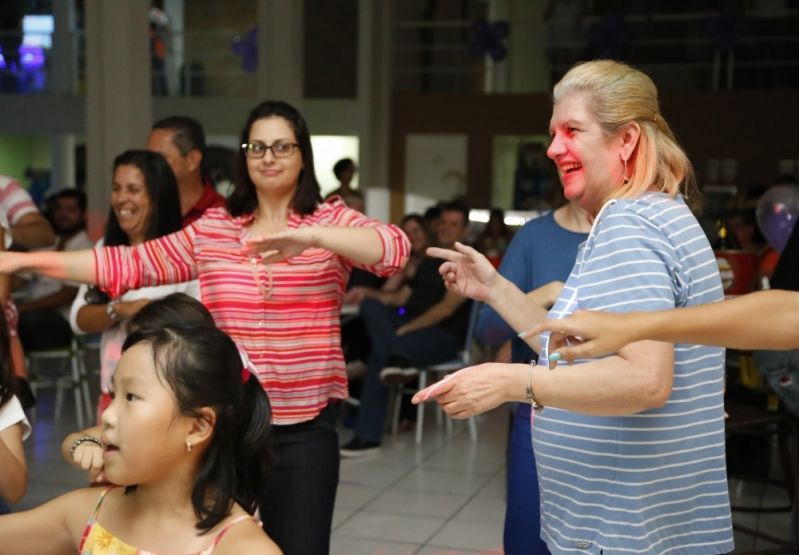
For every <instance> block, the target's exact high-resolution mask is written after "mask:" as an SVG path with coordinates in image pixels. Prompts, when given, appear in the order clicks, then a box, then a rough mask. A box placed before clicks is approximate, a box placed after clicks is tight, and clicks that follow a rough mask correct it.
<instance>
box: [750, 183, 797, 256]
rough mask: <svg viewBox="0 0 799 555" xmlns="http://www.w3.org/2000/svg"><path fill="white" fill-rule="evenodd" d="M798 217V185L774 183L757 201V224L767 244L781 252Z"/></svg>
mask: <svg viewBox="0 0 799 555" xmlns="http://www.w3.org/2000/svg"><path fill="white" fill-rule="evenodd" d="M797 218H799V187H797V186H796V185H776V186H774V187H771V188H770V189H769V190H768V191H766V192H765V194H764V195H763V196H762V197H760V200H759V201H758V203H757V225H758V227H759V228H760V231H761V232H762V233H763V236H764V237H765V238H766V239H768V242H769V244H771V246H772V247H773V248H774V250H776V251H778V252H782V250H783V249H784V248H785V244H786V243H787V242H788V238H789V237H790V236H791V233H792V232H793V228H794V226H795V225H796V220H797Z"/></svg>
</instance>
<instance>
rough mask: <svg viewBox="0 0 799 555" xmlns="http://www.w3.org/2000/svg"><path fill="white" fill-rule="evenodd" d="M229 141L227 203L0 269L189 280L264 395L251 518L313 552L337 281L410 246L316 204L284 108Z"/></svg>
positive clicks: (404, 253) (331, 382)
mask: <svg viewBox="0 0 799 555" xmlns="http://www.w3.org/2000/svg"><path fill="white" fill-rule="evenodd" d="M240 142H241V148H240V150H239V154H238V157H237V172H236V178H235V188H234V191H233V193H232V194H231V196H230V198H229V199H228V206H227V208H228V209H227V211H225V210H223V209H221V208H216V209H212V210H209V211H207V212H206V215H205V216H203V217H202V218H201V219H199V220H197V221H196V222H194V223H193V224H191V225H190V226H188V227H185V228H183V229H182V230H180V231H178V232H177V233H173V234H171V235H168V236H166V237H162V238H160V239H156V240H153V241H146V242H144V243H142V244H140V245H137V246H135V247H121V246H120V247H111V248H108V247H106V248H103V249H97V250H95V251H93V252H92V251H86V252H77V253H30V254H27V253H26V254H18V253H17V254H13V255H12V254H10V253H9V254H6V255H4V256H2V257H0V271H2V272H16V271H19V270H23V269H28V270H33V271H37V272H41V273H44V274H47V275H50V276H53V277H57V278H65V279H70V280H73V281H83V282H89V283H97V284H98V285H99V286H100V287H101V288H103V289H105V290H107V291H108V292H109V293H110V294H111V295H112V296H117V295H119V294H121V293H122V292H124V291H126V290H128V289H131V288H138V287H143V286H152V285H158V284H163V283H175V282H181V281H187V280H192V279H195V278H196V279H198V280H199V282H200V295H201V299H202V302H203V304H204V305H205V306H206V308H208V310H209V311H210V312H211V314H212V315H213V316H214V320H215V321H216V324H217V325H218V326H219V327H220V328H221V329H222V330H223V331H225V332H226V333H227V334H228V335H230V336H231V337H232V338H233V339H234V340H235V341H236V342H237V343H239V344H240V345H241V346H242V347H243V348H244V349H246V351H247V352H248V354H249V357H250V359H251V360H252V362H253V363H254V365H255V368H256V372H257V375H258V379H259V380H260V382H261V385H262V386H263V388H264V389H265V390H266V392H267V393H268V395H269V398H270V401H271V403H272V410H273V423H274V426H273V427H272V433H271V435H272V441H273V445H274V450H275V466H276V468H275V472H274V476H273V478H272V482H271V485H270V488H269V492H268V494H267V495H266V497H265V498H264V499H262V500H261V502H260V514H261V518H262V519H263V522H264V529H265V530H266V531H267V533H268V534H269V535H270V537H272V538H273V539H274V540H275V542H276V543H277V544H278V545H279V546H280V548H281V549H282V550H283V552H284V553H286V554H288V555H292V554H302V555H313V554H326V553H328V551H329V542H330V532H331V525H332V518H333V505H334V502H335V496H336V488H337V485H338V469H339V454H338V437H337V433H336V427H335V411H334V410H333V407H332V406H331V405H330V402H331V401H333V400H335V399H341V398H345V397H347V376H346V373H345V369H344V358H343V356H342V352H341V339H340V334H341V331H340V310H341V303H342V296H343V294H344V287H345V285H346V283H347V278H348V276H349V273H350V271H351V269H352V267H353V266H357V267H359V268H362V269H365V270H367V271H371V272H374V273H377V274H380V275H389V274H394V273H397V272H399V271H400V270H401V268H402V267H403V265H404V264H405V262H406V261H407V259H408V253H409V250H410V248H409V244H408V239H407V237H406V236H405V234H403V233H402V231H401V230H400V229H399V228H398V227H396V226H393V225H386V224H382V223H380V222H379V221H377V220H373V219H370V218H367V217H366V216H364V215H363V214H361V213H360V212H356V211H355V210H352V209H349V208H347V207H346V206H345V205H344V203H342V202H341V201H339V200H333V201H331V202H322V200H321V197H320V194H319V184H318V183H317V181H316V177H315V174H314V165H313V152H312V150H311V139H310V133H309V131H308V127H307V125H306V123H305V120H304V119H303V117H302V116H301V115H300V113H299V112H298V111H297V110H296V109H295V108H293V107H292V106H290V105H288V104H286V103H285V102H275V101H267V102H264V103H262V104H260V105H258V106H257V107H256V108H255V109H254V110H253V111H252V112H251V113H250V115H249V118H248V119H247V122H246V124H245V126H244V130H243V131H242V134H241V141H240Z"/></svg>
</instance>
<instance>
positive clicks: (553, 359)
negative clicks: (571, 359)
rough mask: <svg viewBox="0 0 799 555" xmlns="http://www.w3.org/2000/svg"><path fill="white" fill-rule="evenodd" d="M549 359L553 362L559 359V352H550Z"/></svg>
mask: <svg viewBox="0 0 799 555" xmlns="http://www.w3.org/2000/svg"><path fill="white" fill-rule="evenodd" d="M549 360H551V361H553V362H557V361H559V360H560V353H552V354H551V355H549Z"/></svg>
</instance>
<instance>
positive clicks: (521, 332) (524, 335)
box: [516, 330, 529, 339]
mask: <svg viewBox="0 0 799 555" xmlns="http://www.w3.org/2000/svg"><path fill="white" fill-rule="evenodd" d="M528 331H529V330H522V331H520V332H519V333H518V334H516V335H517V337H518V338H519V339H524V338H525V337H526V336H527V332H528Z"/></svg>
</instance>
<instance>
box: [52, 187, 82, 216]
mask: <svg viewBox="0 0 799 555" xmlns="http://www.w3.org/2000/svg"><path fill="white" fill-rule="evenodd" d="M62 198H72V199H75V200H76V201H77V202H78V208H80V211H81V212H86V206H87V203H86V193H84V192H83V191H80V190H78V189H61V190H60V191H58V192H57V193H56V194H54V195H53V202H55V201H56V200H58V199H62Z"/></svg>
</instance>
